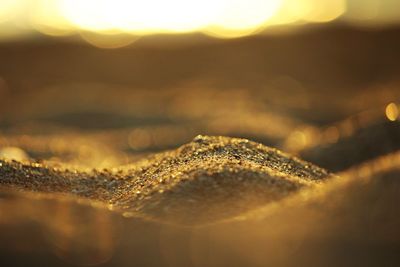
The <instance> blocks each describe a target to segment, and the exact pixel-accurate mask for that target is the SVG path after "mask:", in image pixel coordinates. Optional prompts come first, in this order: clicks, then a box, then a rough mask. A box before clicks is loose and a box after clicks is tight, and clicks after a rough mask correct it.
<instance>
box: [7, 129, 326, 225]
mask: <svg viewBox="0 0 400 267" xmlns="http://www.w3.org/2000/svg"><path fill="white" fill-rule="evenodd" d="M0 166H1V167H0V176H1V177H2V178H1V180H0V183H1V184H2V185H6V186H9V187H16V188H20V189H23V190H29V191H36V192H42V193H43V192H48V193H64V194H69V195H76V196H78V197H82V198H87V199H90V200H95V201H100V202H103V203H104V204H106V205H108V206H109V207H110V208H112V209H115V210H117V211H119V212H122V213H123V214H124V215H125V216H145V217H146V216H147V217H151V218H157V219H163V218H165V220H166V221H170V220H173V221H179V222H184V223H203V222H210V221H213V220H217V219H226V218H229V217H230V216H235V215H238V214H240V213H242V212H244V211H246V210H248V209H251V208H255V207H257V206H260V205H264V204H266V203H268V202H271V201H275V200H279V199H281V198H284V197H286V196H288V195H290V194H292V193H294V192H296V191H298V190H300V189H301V188H304V187H309V186H314V185H318V184H320V183H322V182H323V181H324V180H325V179H327V178H329V177H330V176H331V174H329V173H328V172H327V171H326V170H324V169H321V168H319V167H317V166H314V165H313V164H311V163H308V162H305V161H302V160H300V159H298V158H295V157H292V156H290V155H288V154H285V153H283V152H281V151H279V150H277V149H273V148H269V147H267V146H264V145H261V144H259V143H255V142H251V141H249V140H246V139H238V138H228V137H211V136H197V137H196V138H194V139H193V141H192V142H190V143H188V144H186V145H183V146H181V147H179V148H177V149H175V150H171V151H168V152H164V153H160V154H155V155H152V156H148V157H147V158H146V159H143V160H140V161H137V162H135V163H132V164H129V165H126V166H122V167H118V168H112V169H103V170H96V169H93V170H92V171H89V172H84V171H80V170H79V169H77V170H70V169H65V168H64V169H63V168H62V167H61V168H58V169H57V168H52V167H48V166H46V165H43V164H40V163H30V164H26V163H25V164H24V163H20V162H16V161H4V160H1V161H0Z"/></svg>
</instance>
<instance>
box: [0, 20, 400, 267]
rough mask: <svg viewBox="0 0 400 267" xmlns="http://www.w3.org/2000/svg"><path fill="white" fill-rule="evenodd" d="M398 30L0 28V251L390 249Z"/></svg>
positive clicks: (255, 259) (160, 258)
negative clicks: (89, 31) (184, 37)
mask: <svg viewBox="0 0 400 267" xmlns="http://www.w3.org/2000/svg"><path fill="white" fill-rule="evenodd" d="M398 33H399V29H398V28H392V29H377V30H374V31H372V30H360V29H351V28H347V27H346V26H343V25H339V26H337V27H327V28H319V27H315V28H310V29H307V30H304V31H300V32H294V33H290V34H288V35H282V36H281V35H276V36H274V35H267V36H255V37H248V38H241V39H235V40H219V41H216V40H208V39H207V40H203V41H204V42H200V43H197V44H196V45H195V44H194V43H185V44H180V45H178V44H169V45H165V46H162V45H160V44H159V43H158V42H159V41H160V40H163V37H157V38H159V39H157V38H156V37H149V40H150V41H146V40H143V42H138V43H137V44H136V45H135V46H133V47H127V48H124V49H120V50H99V49H94V48H91V47H88V46H85V45H82V44H77V43H73V42H68V41H67V40H66V42H58V41H55V40H38V41H37V42H33V43H2V44H0V58H1V61H0V266H118V267H120V266H122V267H123V266H143V267H150V266H174V267H176V266H177V267H190V266H195V267H199V266H215V267H216V266H238V267H242V266H246V267H247V266H250V267H251V266H278V267H280V266H282V267H285V266H296V267H302V266H307V267H309V266H352V267H353V266H398V265H399V263H400V256H399V255H400V232H399V229H400V211H399V208H398V204H397V203H400V183H399V181H400V180H399V179H398V178H399V175H400V154H399V153H400V152H399V149H400V123H399V120H398V114H397V118H396V116H395V115H396V114H395V113H393V112H392V113H390V114H389V113H388V112H387V107H388V104H389V103H394V104H393V105H397V106H398V104H399V103H400V90H399V89H398V88H400V87H399V85H400V81H399V79H398V73H399V70H400V64H399V61H398V60H397V58H398V56H397V55H398V49H397V48H398V47H399V43H400V42H399V41H400V39H399V37H398V36H400V35H399V34H398ZM152 38H156V39H154V40H156V41H157V40H158V41H157V45H156V44H155V43H152V42H151V40H153V39H152ZM164 38H165V37H164ZM144 39H145V38H144ZM154 40H153V41H154ZM164 41H165V40H164ZM393 117H395V119H393Z"/></svg>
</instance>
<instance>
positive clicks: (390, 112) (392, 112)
mask: <svg viewBox="0 0 400 267" xmlns="http://www.w3.org/2000/svg"><path fill="white" fill-rule="evenodd" d="M385 111H386V117H387V118H388V120H390V121H396V120H397V119H398V117H399V108H398V107H397V105H396V104H395V103H390V104H389V105H387V106H386V110H385Z"/></svg>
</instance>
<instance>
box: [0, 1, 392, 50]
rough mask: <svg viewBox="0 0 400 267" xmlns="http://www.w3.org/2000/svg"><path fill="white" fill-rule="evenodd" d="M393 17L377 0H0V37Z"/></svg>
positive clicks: (114, 35)
mask: <svg viewBox="0 0 400 267" xmlns="http://www.w3.org/2000/svg"><path fill="white" fill-rule="evenodd" d="M396 18H397V20H396ZM398 18H400V4H396V3H395V2H391V1H385V2H383V1H377V0H365V1H364V0H363V1H361V0H324V1H319V0H203V1H194V0H35V1H32V0H1V1H0V37H3V38H8V37H9V36H15V35H18V34H21V35H22V34H27V33H28V34H29V33H32V32H35V31H39V32H41V33H44V34H46V35H51V36H60V35H69V34H75V33H77V32H79V33H81V32H84V33H85V34H83V35H82V36H83V39H85V40H88V42H90V43H92V44H94V45H97V46H99V47H107V48H116V47H121V46H124V45H126V44H129V43H132V40H135V39H136V38H133V39H132V38H121V36H120V35H121V34H128V35H134V36H142V35H147V34H157V33H187V32H203V33H206V34H210V35H213V36H217V37H224V38H225V37H238V36H243V35H248V34H252V33H255V32H257V31H258V30H260V29H264V28H265V27H267V26H271V25H277V24H291V23H326V22H330V21H333V20H337V19H341V20H346V21H349V22H351V23H356V24H357V25H359V24H360V22H361V23H362V24H363V25H370V24H371V23H372V24H373V23H381V22H382V21H400V19H398ZM87 32H95V33H97V34H104V35H105V38H100V37H99V38H98V36H95V35H94V36H95V37H93V36H92V35H90V34H86V33H87ZM88 36H89V37H88ZM106 39H116V40H115V41H111V42H109V41H108V40H106ZM99 40H100V41H99ZM121 40H122V41H121Z"/></svg>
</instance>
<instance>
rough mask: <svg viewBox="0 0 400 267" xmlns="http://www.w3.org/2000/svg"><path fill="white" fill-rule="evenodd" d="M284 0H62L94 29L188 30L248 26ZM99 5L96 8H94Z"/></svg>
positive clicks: (76, 21)
mask: <svg viewBox="0 0 400 267" xmlns="http://www.w3.org/2000/svg"><path fill="white" fill-rule="evenodd" d="M281 2H282V0H268V1H265V0H247V1H241V0H218V1H217V0H202V1H194V0H192V1H190V0H168V1H164V0H146V1H143V0H132V1H126V0H114V1H109V0H86V1H80V0H59V8H60V10H61V12H62V14H63V16H64V17H65V18H66V19H67V20H69V21H70V22H71V23H72V24H73V25H75V26H77V27H79V28H82V29H85V30H91V31H113V30H114V31H115V30H116V31H123V32H133V33H140V34H144V33H149V32H150V33H151V32H188V31H194V30H200V29H204V28H207V27H214V28H224V29H239V30H240V29H248V28H253V27H257V26H259V25H260V24H262V23H263V22H265V21H266V20H267V19H268V18H269V17H271V16H272V15H273V14H274V13H275V12H276V11H277V10H278V8H279V7H280V4H281ZM93 7H95V8H93Z"/></svg>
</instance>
